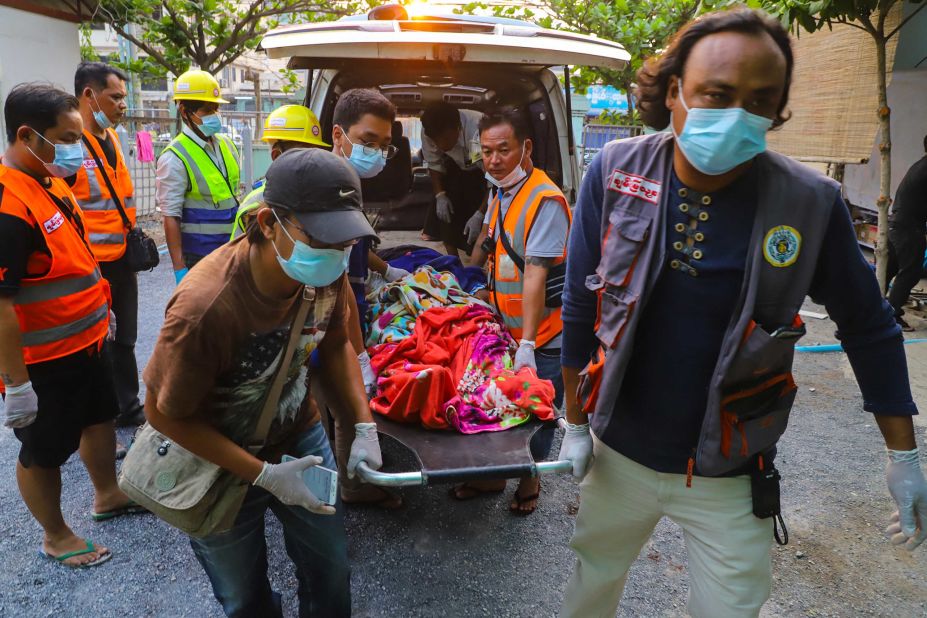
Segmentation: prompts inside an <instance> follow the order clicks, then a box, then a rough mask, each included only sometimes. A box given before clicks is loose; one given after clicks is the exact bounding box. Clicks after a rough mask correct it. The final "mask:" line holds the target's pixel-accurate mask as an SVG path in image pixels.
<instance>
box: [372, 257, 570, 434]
mask: <svg viewBox="0 0 927 618" xmlns="http://www.w3.org/2000/svg"><path fill="white" fill-rule="evenodd" d="M420 272H422V271H420ZM399 287H400V288H402V287H403V286H399ZM403 297H404V298H405V297H406V296H405V294H403ZM407 300H408V299H407ZM461 300H462V299H461ZM468 300H469V303H468V304H464V305H454V306H434V307H431V308H425V309H424V310H421V311H419V312H418V313H417V314H416V317H415V318H414V322H415V324H414V328H411V327H410V328H409V331H410V332H409V334H408V335H406V336H404V337H402V338H400V339H399V340H389V339H388V340H387V341H386V342H385V343H381V344H377V345H374V346H372V347H371V348H370V354H371V359H372V364H373V367H374V370H375V371H377V373H378V375H379V378H378V382H377V386H378V389H377V390H378V392H377V396H376V397H374V399H373V400H372V401H371V402H370V407H371V409H372V410H373V411H374V412H377V413H378V414H382V415H384V416H386V417H388V418H390V419H392V420H395V421H399V422H406V423H413V422H419V423H421V424H422V425H424V426H425V427H428V428H430V429H455V430H457V431H460V432H462V433H479V432H483V431H501V430H503V429H508V428H510V427H514V426H516V425H520V424H522V423H525V422H527V421H528V420H529V419H530V418H531V417H532V416H536V417H537V418H539V419H541V420H552V419H553V417H554V411H553V398H554V388H553V386H552V385H551V383H550V382H549V381H548V380H542V379H540V378H538V376H537V374H536V373H535V372H534V370H532V369H528V368H524V369H522V370H521V371H519V372H517V373H516V372H514V371H513V370H512V358H513V355H514V352H515V349H516V345H515V342H514V340H512V337H511V336H510V335H509V334H508V332H507V331H506V330H505V327H504V326H503V325H502V322H501V321H500V319H499V318H498V317H497V316H496V315H495V314H494V313H493V312H492V311H491V310H490V309H489V307H487V306H485V305H483V304H482V303H480V304H476V303H475V302H474V301H475V300H476V299H473V298H472V297H471V298H470V299H468ZM403 306H404V307H405V306H407V305H403ZM416 307H417V306H416ZM381 315H386V313H385V312H384V313H383V314H381ZM407 318H409V319H412V318H411V312H408V313H405V314H403V315H402V316H401V317H400V319H402V320H403V321H405V320H406V319H407ZM388 328H389V327H388V326H387V327H385V328H382V327H381V332H386V333H390V332H398V331H389V330H388Z"/></svg>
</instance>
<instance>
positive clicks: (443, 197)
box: [435, 191, 454, 223]
mask: <svg viewBox="0 0 927 618" xmlns="http://www.w3.org/2000/svg"><path fill="white" fill-rule="evenodd" d="M435 213H436V214H437V215H438V219H440V220H441V221H444V222H445V223H450V222H451V216H453V214H454V205H453V204H451V198H449V197H448V196H447V193H445V192H444V191H442V192H441V193H439V194H437V195H436V196H435Z"/></svg>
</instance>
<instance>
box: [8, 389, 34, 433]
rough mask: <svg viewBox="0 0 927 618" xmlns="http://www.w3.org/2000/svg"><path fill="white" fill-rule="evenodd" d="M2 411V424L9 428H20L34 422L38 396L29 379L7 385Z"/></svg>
mask: <svg viewBox="0 0 927 618" xmlns="http://www.w3.org/2000/svg"><path fill="white" fill-rule="evenodd" d="M3 413H4V419H3V424H4V425H6V426H7V427H9V428H11V429H22V428H23V427H28V426H29V425H31V424H32V423H34V422H35V417H36V416H37V415H38V413H39V398H38V396H36V394H35V390H34V389H33V388H32V382H31V381H26V382H23V383H22V384H17V385H16V386H10V385H7V387H6V396H5V397H4V400H3Z"/></svg>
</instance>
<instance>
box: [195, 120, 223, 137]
mask: <svg viewBox="0 0 927 618" xmlns="http://www.w3.org/2000/svg"><path fill="white" fill-rule="evenodd" d="M200 120H202V121H203V123H202V124H201V125H199V126H198V127H197V129H199V130H200V133H202V134H203V135H205V136H206V137H212V136H213V135H215V134H216V133H219V132H220V131H222V119H221V118H219V114H210V115H208V116H200Z"/></svg>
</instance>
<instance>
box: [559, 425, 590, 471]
mask: <svg viewBox="0 0 927 618" xmlns="http://www.w3.org/2000/svg"><path fill="white" fill-rule="evenodd" d="M563 425H564V427H565V429H566V431H565V432H564V434H563V442H561V443H560V455H559V457H557V459H559V460H561V461H570V462H572V463H573V478H575V479H576V480H578V481H581V480H582V479H583V477H584V476H586V473H587V472H589V465H590V464H591V463H592V435H591V434H590V433H589V423H583V424H582V425H574V424H573V423H568V422H566V421H564V422H563Z"/></svg>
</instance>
